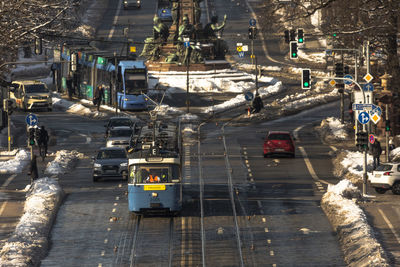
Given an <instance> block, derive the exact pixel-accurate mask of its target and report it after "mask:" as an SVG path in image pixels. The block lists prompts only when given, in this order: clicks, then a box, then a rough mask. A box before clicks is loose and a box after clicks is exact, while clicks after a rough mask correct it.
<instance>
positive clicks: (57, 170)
mask: <svg viewBox="0 0 400 267" xmlns="http://www.w3.org/2000/svg"><path fill="white" fill-rule="evenodd" d="M55 156H56V157H55V159H54V160H53V161H51V162H49V163H48V164H47V167H46V170H45V171H44V173H46V174H63V173H65V172H66V171H67V170H68V168H70V167H71V165H72V164H73V163H74V162H76V161H77V160H78V159H80V158H83V156H84V155H83V154H82V153H79V152H78V151H76V150H72V151H68V150H60V151H57V152H56V155H55Z"/></svg>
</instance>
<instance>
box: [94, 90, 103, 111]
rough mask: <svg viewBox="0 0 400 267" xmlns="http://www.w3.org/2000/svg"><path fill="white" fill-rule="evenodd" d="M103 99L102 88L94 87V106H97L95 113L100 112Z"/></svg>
mask: <svg viewBox="0 0 400 267" xmlns="http://www.w3.org/2000/svg"><path fill="white" fill-rule="evenodd" d="M103 99H104V88H103V86H101V85H99V86H97V87H96V90H95V91H94V101H93V102H94V104H95V105H97V111H99V110H100V105H101V102H102V101H103Z"/></svg>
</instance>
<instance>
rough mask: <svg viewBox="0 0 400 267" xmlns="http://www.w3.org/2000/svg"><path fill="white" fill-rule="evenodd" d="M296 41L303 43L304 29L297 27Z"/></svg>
mask: <svg viewBox="0 0 400 267" xmlns="http://www.w3.org/2000/svg"><path fill="white" fill-rule="evenodd" d="M297 42H298V43H299V44H302V43H304V30H303V29H297Z"/></svg>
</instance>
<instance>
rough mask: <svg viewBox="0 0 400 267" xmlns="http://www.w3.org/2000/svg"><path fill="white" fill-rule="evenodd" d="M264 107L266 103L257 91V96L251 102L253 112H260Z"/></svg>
mask: <svg viewBox="0 0 400 267" xmlns="http://www.w3.org/2000/svg"><path fill="white" fill-rule="evenodd" d="M263 107H264V104H263V102H262V99H261V97H260V94H259V93H256V96H255V97H254V99H253V102H252V104H251V113H258V112H260V111H261V109H262V108H263Z"/></svg>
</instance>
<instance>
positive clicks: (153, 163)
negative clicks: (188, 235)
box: [128, 122, 182, 215]
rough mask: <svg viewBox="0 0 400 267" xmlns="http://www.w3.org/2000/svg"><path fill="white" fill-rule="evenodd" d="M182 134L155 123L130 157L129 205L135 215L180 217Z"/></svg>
mask: <svg viewBox="0 0 400 267" xmlns="http://www.w3.org/2000/svg"><path fill="white" fill-rule="evenodd" d="M179 133H180V131H179V127H176V126H175V125H173V124H164V123H161V122H156V123H155V122H153V123H151V124H150V125H148V126H145V127H143V128H142V131H141V135H140V137H139V138H138V140H137V141H136V142H135V143H136V146H137V149H135V150H133V152H132V153H130V154H129V162H128V165H129V182H128V202H129V203H128V204H129V210H130V211H132V212H134V213H167V214H173V215H175V214H177V213H178V212H179V211H180V210H181V208H182V176H181V172H182V161H181V155H180V153H179V152H180V141H179V140H180V134H179Z"/></svg>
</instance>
